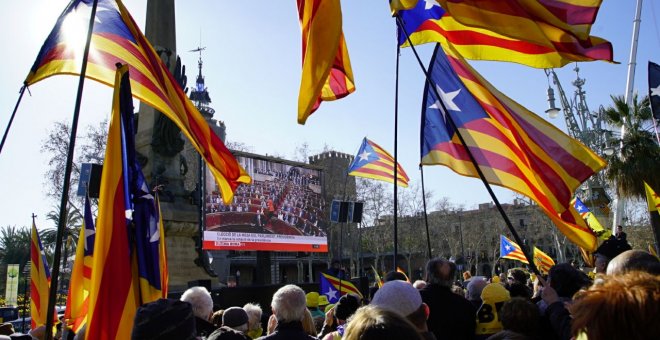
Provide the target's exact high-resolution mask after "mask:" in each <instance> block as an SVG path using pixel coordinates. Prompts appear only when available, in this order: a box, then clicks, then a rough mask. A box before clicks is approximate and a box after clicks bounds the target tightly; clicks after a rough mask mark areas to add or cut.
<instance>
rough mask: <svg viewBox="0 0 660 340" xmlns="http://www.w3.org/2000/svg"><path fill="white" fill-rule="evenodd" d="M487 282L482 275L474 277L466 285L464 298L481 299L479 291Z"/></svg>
mask: <svg viewBox="0 0 660 340" xmlns="http://www.w3.org/2000/svg"><path fill="white" fill-rule="evenodd" d="M487 284H488V281H486V280H485V279H484V278H483V277H480V276H476V277H474V278H473V279H472V280H470V283H468V285H467V296H466V298H467V299H468V300H470V301H481V292H482V291H483V290H484V287H486V285H487Z"/></svg>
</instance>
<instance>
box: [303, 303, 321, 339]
mask: <svg viewBox="0 0 660 340" xmlns="http://www.w3.org/2000/svg"><path fill="white" fill-rule="evenodd" d="M302 325H303V331H305V334H308V335H311V336H316V333H317V332H316V325H315V324H314V318H313V317H312V312H310V311H309V309H306V310H305V316H304V317H303V320H302Z"/></svg>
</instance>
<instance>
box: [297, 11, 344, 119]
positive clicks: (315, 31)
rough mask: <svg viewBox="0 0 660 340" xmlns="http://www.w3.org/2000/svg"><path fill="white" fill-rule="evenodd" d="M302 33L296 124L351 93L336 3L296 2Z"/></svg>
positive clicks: (340, 20)
mask: <svg viewBox="0 0 660 340" xmlns="http://www.w3.org/2000/svg"><path fill="white" fill-rule="evenodd" d="M298 16H299V18H300V26H301V29H302V54H303V55H302V59H303V62H302V77H301V81H300V93H299V95H298V123H299V124H305V122H306V121H307V118H308V117H309V116H310V115H311V114H312V113H313V112H314V111H316V109H318V107H319V106H320V105H321V101H330V100H337V99H340V98H343V97H346V96H348V95H349V94H351V93H353V92H354V91H355V83H354V80H353V69H352V68H351V60H350V58H349V56H348V48H347V47H346V40H345V39H344V33H343V32H342V18H341V4H340V1H339V0H298Z"/></svg>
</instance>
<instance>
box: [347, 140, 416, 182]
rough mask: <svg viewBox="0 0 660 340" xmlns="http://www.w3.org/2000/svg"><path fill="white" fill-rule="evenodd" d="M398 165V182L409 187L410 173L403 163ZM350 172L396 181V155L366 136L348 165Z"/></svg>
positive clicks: (386, 180)
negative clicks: (406, 170) (405, 169)
mask: <svg viewBox="0 0 660 340" xmlns="http://www.w3.org/2000/svg"><path fill="white" fill-rule="evenodd" d="M396 167H397V174H396V179H397V181H396V183H397V184H398V185H399V186H402V187H407V186H408V180H409V178H408V175H407V174H406V172H405V171H404V170H403V168H402V167H401V164H399V163H397V164H396ZM348 174H349V175H351V176H358V177H364V178H371V179H377V180H379V181H385V182H389V183H394V157H392V155H390V153H389V152H387V151H385V149H383V148H382V147H380V145H378V144H376V143H374V142H373V141H371V140H369V139H367V138H366V137H365V138H364V139H363V140H362V144H361V145H360V149H359V150H358V153H357V155H356V156H355V158H353V163H351V165H349V166H348Z"/></svg>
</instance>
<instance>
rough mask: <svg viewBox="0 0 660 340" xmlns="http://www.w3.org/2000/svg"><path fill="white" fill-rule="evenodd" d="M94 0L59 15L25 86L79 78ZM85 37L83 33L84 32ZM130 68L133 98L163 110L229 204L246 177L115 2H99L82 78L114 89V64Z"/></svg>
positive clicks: (78, 1)
mask: <svg viewBox="0 0 660 340" xmlns="http://www.w3.org/2000/svg"><path fill="white" fill-rule="evenodd" d="M92 3H93V1H89V0H85V1H83V0H73V1H71V2H70V3H69V5H68V6H67V7H66V9H65V10H64V11H63V12H62V14H61V15H60V17H59V18H58V20H57V23H56V24H55V27H54V28H53V30H52V31H51V33H50V35H49V36H48V38H47V39H46V41H45V42H44V45H43V46H42V47H41V50H40V51H39V54H38V55H37V59H36V60H35V62H34V65H33V66H32V69H31V70H30V73H29V74H28V76H27V78H26V79H25V84H26V85H32V84H34V83H36V82H38V81H40V80H43V79H45V78H48V77H50V76H54V75H58V74H71V75H78V74H79V73H80V67H81V63H82V59H83V53H84V45H85V39H77V38H78V37H80V36H81V32H87V27H88V22H89V15H90V13H91V6H92ZM83 36H84V34H83ZM116 63H121V64H128V65H130V66H129V67H130V69H131V72H130V74H131V86H132V88H133V95H134V96H135V97H136V98H137V99H139V100H141V101H143V102H145V103H146V104H149V105H150V106H152V107H154V108H155V109H157V110H158V111H160V112H162V113H163V114H164V115H166V116H167V117H168V118H169V119H171V120H172V121H173V122H174V123H175V124H176V125H177V126H178V127H179V128H180V129H181V131H182V132H183V133H184V134H185V135H186V137H188V139H189V140H190V142H191V144H192V145H193V146H194V147H195V149H197V151H198V152H199V153H200V154H201V155H202V157H203V158H204V160H205V161H206V163H207V164H208V167H209V169H210V171H211V173H212V174H213V176H214V178H215V180H216V181H217V183H218V187H219V188H220V191H221V193H222V198H223V200H224V201H225V202H226V203H229V202H231V200H232V197H233V192H234V190H235V189H236V187H238V185H239V184H240V183H250V177H249V176H248V175H247V173H246V172H245V170H244V169H243V168H242V167H241V166H240V165H239V164H238V162H237V161H236V158H234V156H233V155H232V154H231V152H229V150H228V149H227V147H226V146H225V145H224V143H223V142H222V141H221V140H220V138H218V136H217V135H216V134H215V133H214V132H213V131H212V130H211V127H210V126H209V125H208V124H207V123H206V120H205V119H204V117H203V116H202V115H201V114H200V113H199V111H198V110H197V108H196V107H195V105H194V104H193V103H192V102H191V101H190V99H188V97H187V96H186V94H185V93H184V92H183V90H182V89H181V87H180V86H179V85H178V84H177V82H176V80H175V79H174V77H173V76H172V74H171V73H170V71H169V70H168V69H167V66H166V65H165V64H164V63H163V61H162V60H161V59H160V57H159V56H158V54H157V53H156V51H155V50H154V48H153V47H152V46H151V44H150V43H149V41H147V39H146V38H145V37H144V35H143V34H142V32H141V31H140V29H139V28H138V26H137V24H135V21H134V20H133V18H132V17H131V15H130V14H129V13H128V11H127V10H126V8H125V7H124V5H123V3H122V2H121V1H120V0H98V8H97V12H96V21H95V23H94V30H93V34H92V40H91V45H90V51H89V59H88V62H87V72H86V74H85V76H86V77H87V78H90V79H93V80H96V81H98V82H101V83H103V84H106V85H108V86H114V76H115V64H116Z"/></svg>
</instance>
